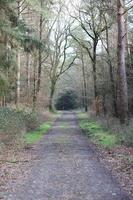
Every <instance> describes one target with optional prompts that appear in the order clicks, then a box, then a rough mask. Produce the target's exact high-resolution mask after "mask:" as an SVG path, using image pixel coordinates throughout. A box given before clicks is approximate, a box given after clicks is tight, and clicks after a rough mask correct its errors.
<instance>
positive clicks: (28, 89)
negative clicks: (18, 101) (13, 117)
mask: <svg viewBox="0 0 133 200" xmlns="http://www.w3.org/2000/svg"><path fill="white" fill-rule="evenodd" d="M26 57H27V63H26V65H27V100H28V103H29V99H30V53H29V52H27V55H26Z"/></svg>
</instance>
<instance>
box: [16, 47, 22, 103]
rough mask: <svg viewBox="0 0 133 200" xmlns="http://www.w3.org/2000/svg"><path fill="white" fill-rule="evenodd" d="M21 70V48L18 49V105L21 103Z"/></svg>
mask: <svg viewBox="0 0 133 200" xmlns="http://www.w3.org/2000/svg"><path fill="white" fill-rule="evenodd" d="M20 70H21V55H20V50H19V49H18V52H17V88H16V104H17V106H18V105H19V103H20V76H21V73H20Z"/></svg>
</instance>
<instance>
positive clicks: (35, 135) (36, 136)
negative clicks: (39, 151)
mask: <svg viewBox="0 0 133 200" xmlns="http://www.w3.org/2000/svg"><path fill="white" fill-rule="evenodd" d="M51 126H52V122H45V123H43V124H42V125H40V127H39V128H38V129H37V130H35V131H31V132H28V133H27V134H25V136H24V139H25V142H26V143H27V144H34V143H36V142H37V141H39V140H40V139H41V138H42V137H43V135H44V134H45V133H47V132H48V131H49V130H50V128H51Z"/></svg>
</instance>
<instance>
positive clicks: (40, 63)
mask: <svg viewBox="0 0 133 200" xmlns="http://www.w3.org/2000/svg"><path fill="white" fill-rule="evenodd" d="M40 3H41V8H42V7H43V1H42V0H41V2H40ZM42 29H43V15H42V14H40V21H39V39H40V41H42ZM41 72H42V48H41V47H39V50H38V79H37V92H39V91H40V85H41Z"/></svg>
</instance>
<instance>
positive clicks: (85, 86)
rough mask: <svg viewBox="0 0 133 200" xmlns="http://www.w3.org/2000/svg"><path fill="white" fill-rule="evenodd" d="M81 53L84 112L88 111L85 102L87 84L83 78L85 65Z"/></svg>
mask: <svg viewBox="0 0 133 200" xmlns="http://www.w3.org/2000/svg"><path fill="white" fill-rule="evenodd" d="M83 59H84V58H83V54H82V59H81V60H82V73H83V85H84V89H83V92H84V108H85V112H87V111H88V102H87V84H86V78H85V66H84V60H83Z"/></svg>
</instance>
